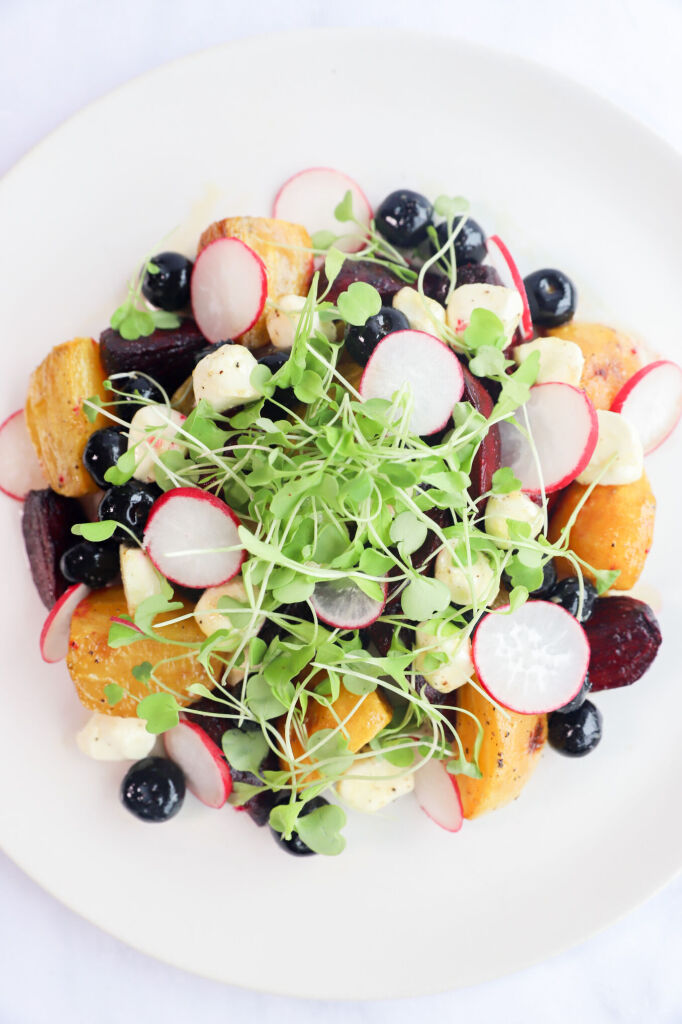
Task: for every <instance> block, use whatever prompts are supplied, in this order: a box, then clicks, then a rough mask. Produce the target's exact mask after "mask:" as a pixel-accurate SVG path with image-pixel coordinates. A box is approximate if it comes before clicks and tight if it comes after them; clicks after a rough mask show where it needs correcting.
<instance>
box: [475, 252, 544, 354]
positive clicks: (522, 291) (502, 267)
mask: <svg viewBox="0 0 682 1024" xmlns="http://www.w3.org/2000/svg"><path fill="white" fill-rule="evenodd" d="M487 247H488V256H487V260H486V262H488V263H489V264H490V266H491V267H494V268H495V270H496V271H497V273H498V274H499V275H500V280H501V281H502V284H503V285H504V286H505V288H516V290H517V292H518V293H519V295H520V296H521V301H522V302H523V315H522V317H521V323H520V324H519V331H520V332H521V337H522V338H523V340H524V341H529V340H530V339H531V338H532V337H533V336H534V334H535V332H534V330H533V319H532V317H531V315H530V306H529V305H528V296H527V295H526V286H525V285H524V283H523V278H522V277H521V274H520V273H519V268H518V267H517V266H516V264H515V263H514V260H513V259H512V255H511V253H510V252H509V249H508V248H507V246H506V245H505V244H504V242H503V241H502V239H501V238H500V236H499V235H491V236H490V238H489V239H488V241H487Z"/></svg>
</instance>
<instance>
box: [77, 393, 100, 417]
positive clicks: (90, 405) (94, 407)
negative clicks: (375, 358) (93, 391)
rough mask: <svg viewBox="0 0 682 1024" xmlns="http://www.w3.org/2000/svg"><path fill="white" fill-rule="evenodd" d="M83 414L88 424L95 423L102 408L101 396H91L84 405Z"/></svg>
mask: <svg viewBox="0 0 682 1024" xmlns="http://www.w3.org/2000/svg"><path fill="white" fill-rule="evenodd" d="M82 408H83V412H84V414H85V418H86V420H87V421H88V423H94V422H95V420H96V419H97V417H98V416H99V410H100V409H101V408H102V399H101V398H100V397H99V395H91V396H90V398H86V400H85V401H84V402H83V404H82Z"/></svg>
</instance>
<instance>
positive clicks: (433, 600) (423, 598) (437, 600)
mask: <svg viewBox="0 0 682 1024" xmlns="http://www.w3.org/2000/svg"><path fill="white" fill-rule="evenodd" d="M401 604H402V609H403V612H404V613H405V615H406V616H407V617H408V619H413V620H415V621H416V622H423V621H424V620H425V619H432V618H433V616H434V615H437V614H438V612H442V611H445V609H446V608H447V607H448V605H449V604H450V591H449V590H448V588H447V587H446V586H445V584H444V583H441V581H440V580H435V579H429V578H428V577H425V576H419V577H417V578H416V579H413V580H412V581H411V582H410V583H408V585H407V586H406V587H405V589H404V590H403V592H402V598H401Z"/></svg>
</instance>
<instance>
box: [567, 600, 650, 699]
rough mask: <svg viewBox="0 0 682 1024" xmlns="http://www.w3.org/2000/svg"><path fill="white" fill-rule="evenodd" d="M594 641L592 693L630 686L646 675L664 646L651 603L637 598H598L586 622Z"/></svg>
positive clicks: (591, 646) (588, 631)
mask: <svg viewBox="0 0 682 1024" xmlns="http://www.w3.org/2000/svg"><path fill="white" fill-rule="evenodd" d="M583 628H584V629H585V632H586V633H587V638H588V640H589V641H590V649H591V652H592V653H591V655H590V680H591V682H592V692H593V693H597V692H598V691H599V690H614V689H616V688H617V687H619V686H629V685H630V683H634V682H635V681H636V680H637V679H639V677H640V676H643V675H644V673H645V672H646V670H647V669H648V668H649V665H650V664H651V662H652V661H653V660H654V658H655V657H656V654H657V653H658V648H659V647H660V646H661V630H660V627H659V625H658V622H657V620H656V616H655V615H654V613H653V612H652V610H651V608H650V607H649V605H648V604H645V603H644V601H636V600H635V599H634V598H633V597H605V598H602V599H601V600H599V601H597V603H596V605H595V609H594V612H593V613H592V616H591V618H590V619H589V620H588V621H587V622H586V623H585V624H584V627H583Z"/></svg>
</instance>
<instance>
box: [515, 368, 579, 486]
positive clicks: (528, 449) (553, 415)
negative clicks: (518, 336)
mask: <svg viewBox="0 0 682 1024" xmlns="http://www.w3.org/2000/svg"><path fill="white" fill-rule="evenodd" d="M526 414H527V416H528V422H527V423H526ZM514 416H515V418H516V421H517V422H518V423H519V425H520V426H521V427H522V428H523V429H524V430H528V428H529V427H530V434H531V436H532V438H533V442H534V445H535V451H534V450H533V445H531V444H530V442H529V440H528V439H527V438H526V437H525V436H524V435H523V434H522V433H521V431H520V430H519V428H518V427H516V426H514V424H513V423H510V422H509V421H508V420H504V421H503V422H501V423H500V424H499V428H500V441H501V445H502V453H501V463H500V464H501V465H502V466H509V468H510V469H511V470H512V471H513V473H514V475H515V476H517V477H518V478H519V480H520V481H521V488H522V490H524V491H525V492H526V493H527V494H541V493H542V484H544V489H545V493H546V494H551V493H552V491H558V490H560V489H561V488H562V487H566V486H567V485H568V484H570V483H571V481H572V480H575V478H576V477H577V476H579V475H580V474H581V473H582V471H583V470H584V469H585V466H586V465H587V464H588V462H589V461H590V459H591V458H592V455H593V454H594V449H595V448H596V446H597V438H598V435H599V423H598V420H597V413H596V411H595V408H594V406H593V405H592V402H591V401H590V399H589V398H588V397H587V395H586V394H585V392H584V391H581V390H580V388H574V387H573V385H572V384H560V383H558V382H557V383H552V384H536V385H535V387H532V388H531V389H530V398H529V399H528V401H527V402H526V404H525V405H522V406H520V407H519V408H518V409H517V410H516V412H515V413H514Z"/></svg>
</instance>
